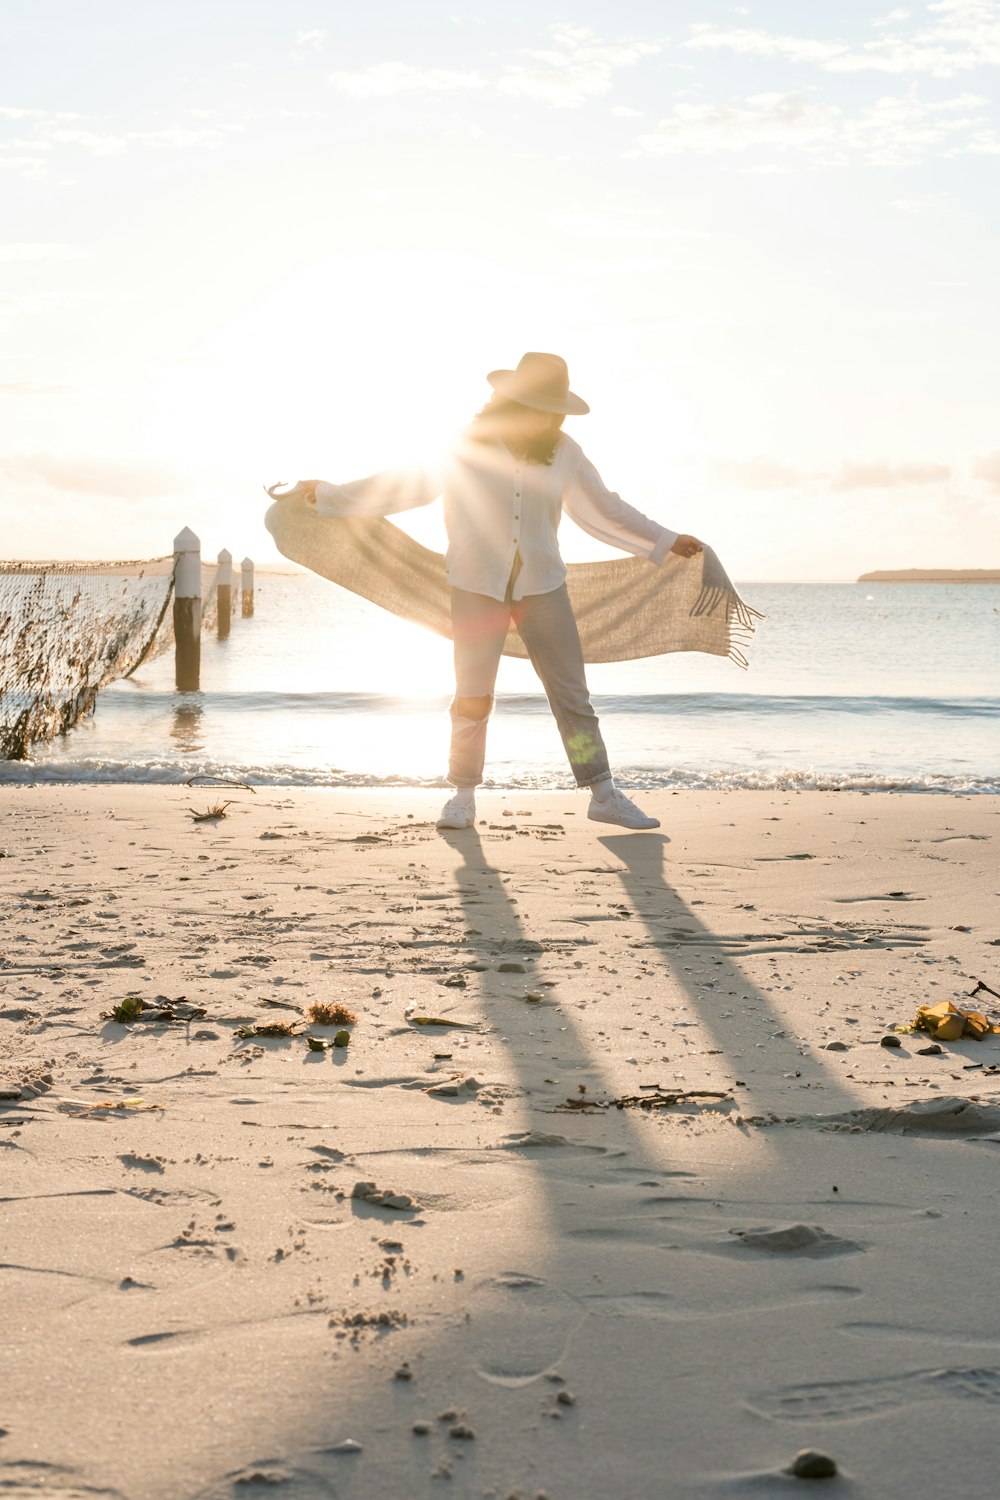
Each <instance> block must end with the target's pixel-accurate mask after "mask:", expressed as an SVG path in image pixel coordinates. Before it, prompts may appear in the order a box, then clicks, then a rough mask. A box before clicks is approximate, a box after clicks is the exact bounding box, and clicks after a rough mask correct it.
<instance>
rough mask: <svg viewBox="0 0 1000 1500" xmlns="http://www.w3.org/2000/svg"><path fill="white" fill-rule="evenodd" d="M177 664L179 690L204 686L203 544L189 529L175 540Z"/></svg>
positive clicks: (176, 675) (184, 691) (176, 678)
mask: <svg viewBox="0 0 1000 1500" xmlns="http://www.w3.org/2000/svg"><path fill="white" fill-rule="evenodd" d="M174 651H175V656H174V665H175V680H176V682H177V688H178V691H179V692H182V693H196V692H197V691H198V689H199V687H200V686H201V542H200V541H199V540H198V538H197V537H196V536H195V534H194V532H193V531H192V530H191V528H190V527H189V526H185V528H184V530H183V531H182V532H180V534H179V535H178V536H176V537H175V538H174Z"/></svg>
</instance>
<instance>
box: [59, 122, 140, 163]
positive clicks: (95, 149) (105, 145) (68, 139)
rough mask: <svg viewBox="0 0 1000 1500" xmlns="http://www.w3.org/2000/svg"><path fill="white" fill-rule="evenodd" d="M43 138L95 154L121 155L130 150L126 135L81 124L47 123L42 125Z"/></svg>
mask: <svg viewBox="0 0 1000 1500" xmlns="http://www.w3.org/2000/svg"><path fill="white" fill-rule="evenodd" d="M42 135H43V139H44V140H46V141H50V142H51V143H52V144H53V145H56V146H79V147H81V148H82V150H84V151H89V152H90V153H91V155H93V156H120V155H121V154H122V152H124V151H127V150H128V142H127V141H126V140H125V138H124V136H120V135H109V134H108V133H107V132H106V131H97V130H84V129H82V128H81V127H80V126H79V125H61V124H59V123H57V122H52V123H46V124H45V125H44V126H43V127H42Z"/></svg>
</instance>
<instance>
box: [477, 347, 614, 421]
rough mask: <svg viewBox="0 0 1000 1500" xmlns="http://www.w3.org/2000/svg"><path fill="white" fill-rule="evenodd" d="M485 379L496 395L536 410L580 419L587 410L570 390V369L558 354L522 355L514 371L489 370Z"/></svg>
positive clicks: (579, 397)
mask: <svg viewBox="0 0 1000 1500" xmlns="http://www.w3.org/2000/svg"><path fill="white" fill-rule="evenodd" d="M486 379H487V380H488V381H489V383H490V385H491V386H492V387H493V389H494V390H495V391H496V393H497V395H498V396H506V398H507V400H508V401H516V402H517V403H518V405H520V406H530V407H532V408H533V410H535V411H550V412H559V413H561V414H562V415H563V416H565V417H582V416H585V415H586V413H587V412H588V411H589V410H590V407H589V406H588V405H587V403H586V401H584V400H583V398H582V396H577V395H576V394H575V393H574V392H573V391H571V390H570V388H569V367H568V366H567V364H566V361H565V360H564V359H560V357H559V355H558V354H524V355H522V356H521V358H520V359H519V360H518V363H517V369H516V370H491V371H490V373H489V374H488V375H487V377H486Z"/></svg>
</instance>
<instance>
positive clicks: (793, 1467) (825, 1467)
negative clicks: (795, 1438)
mask: <svg viewBox="0 0 1000 1500" xmlns="http://www.w3.org/2000/svg"><path fill="white" fill-rule="evenodd" d="M787 1472H788V1473H789V1474H791V1475H792V1476H793V1477H794V1478H795V1479H832V1478H833V1477H834V1475H835V1474H836V1472H837V1465H836V1464H835V1463H834V1461H833V1459H832V1458H831V1457H830V1455H829V1454H828V1453H820V1452H819V1450H818V1449H817V1448H802V1449H800V1451H799V1452H798V1453H796V1455H795V1457H794V1458H793V1459H792V1461H791V1463H790V1464H789V1466H788V1471H787Z"/></svg>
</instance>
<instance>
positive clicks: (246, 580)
mask: <svg viewBox="0 0 1000 1500" xmlns="http://www.w3.org/2000/svg"><path fill="white" fill-rule="evenodd" d="M240 614H241V615H242V616H243V618H244V620H248V619H249V618H250V616H251V615H252V614H253V558H252V557H245V558H244V559H243V561H242V562H241V563H240Z"/></svg>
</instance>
